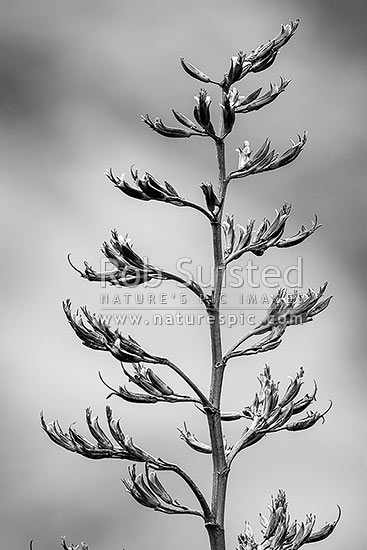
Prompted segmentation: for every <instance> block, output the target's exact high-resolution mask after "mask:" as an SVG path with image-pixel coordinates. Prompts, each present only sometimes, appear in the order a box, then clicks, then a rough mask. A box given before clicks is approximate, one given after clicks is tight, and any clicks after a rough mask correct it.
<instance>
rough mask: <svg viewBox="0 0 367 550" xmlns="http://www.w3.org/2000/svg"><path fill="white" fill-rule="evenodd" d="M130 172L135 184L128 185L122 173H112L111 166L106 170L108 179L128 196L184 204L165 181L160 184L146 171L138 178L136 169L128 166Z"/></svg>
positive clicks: (178, 204)
mask: <svg viewBox="0 0 367 550" xmlns="http://www.w3.org/2000/svg"><path fill="white" fill-rule="evenodd" d="M130 174H131V177H132V179H133V181H134V184H135V186H132V185H130V184H129V183H128V182H127V181H126V180H125V177H124V176H125V175H124V174H123V175H122V176H121V178H119V177H117V176H115V175H114V174H113V172H112V169H111V168H110V169H109V170H108V171H107V172H106V176H107V177H108V179H109V180H110V181H112V183H114V184H115V186H116V187H117V188H118V189H120V191H122V192H123V193H125V195H127V196H129V197H132V198H134V199H139V200H142V201H150V200H155V201H161V202H169V203H171V204H173V205H175V206H185V200H184V199H182V197H180V196H179V194H178V193H177V191H176V189H175V188H174V187H173V186H172V185H171V184H170V183H168V182H167V181H165V182H164V185H162V183H160V182H159V181H158V180H156V178H154V177H153V176H152V175H151V174H149V173H148V172H145V173H144V175H143V177H142V178H139V175H138V171H137V170H136V169H134V167H133V166H132V167H131V168H130Z"/></svg>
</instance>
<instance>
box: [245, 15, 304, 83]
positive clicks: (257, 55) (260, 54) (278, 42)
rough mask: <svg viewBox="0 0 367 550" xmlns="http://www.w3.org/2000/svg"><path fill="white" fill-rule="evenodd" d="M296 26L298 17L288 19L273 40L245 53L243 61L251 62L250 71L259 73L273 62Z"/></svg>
mask: <svg viewBox="0 0 367 550" xmlns="http://www.w3.org/2000/svg"><path fill="white" fill-rule="evenodd" d="M298 26H299V19H296V20H295V21H290V22H289V24H287V25H282V26H281V30H280V32H279V34H278V35H277V36H276V37H275V38H273V40H269V42H267V43H266V44H261V45H260V46H258V47H257V48H256V50H254V51H253V52H252V53H251V54H249V55H247V56H246V58H245V61H246V62H250V63H251V72H253V73H259V72H261V71H264V70H265V69H268V68H269V67H270V66H271V65H272V64H273V63H274V61H275V58H276V56H277V54H278V53H279V50H280V48H282V47H283V46H284V45H285V44H287V42H288V41H289V40H290V39H291V37H292V36H293V35H294V33H295V32H296V30H297V28H298Z"/></svg>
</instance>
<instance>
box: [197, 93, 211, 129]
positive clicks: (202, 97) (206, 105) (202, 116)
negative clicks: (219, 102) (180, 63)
mask: <svg viewBox="0 0 367 550" xmlns="http://www.w3.org/2000/svg"><path fill="white" fill-rule="evenodd" d="M195 99H196V101H197V103H198V104H197V105H195V107H194V117H195V120H196V122H197V123H198V124H199V125H200V126H201V127H202V128H203V130H205V131H206V132H207V133H208V134H209V135H210V136H215V132H214V128H213V125H212V123H211V121H210V104H211V102H212V100H211V98H210V96H209V95H208V93H207V91H206V90H204V88H202V89H201V90H200V92H199V95H198V96H195Z"/></svg>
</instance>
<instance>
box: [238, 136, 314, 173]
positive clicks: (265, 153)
mask: <svg viewBox="0 0 367 550" xmlns="http://www.w3.org/2000/svg"><path fill="white" fill-rule="evenodd" d="M306 142H307V132H304V134H303V136H300V135H298V141H296V142H294V141H293V140H291V144H292V147H290V148H289V149H287V150H286V151H285V152H284V153H282V154H280V153H277V152H276V151H275V149H271V150H270V145H271V142H270V140H269V138H267V139H266V140H265V141H264V143H263V144H262V146H261V147H260V148H259V149H258V150H257V151H256V153H253V151H252V150H251V149H250V144H249V142H248V141H245V142H244V145H243V147H239V148H238V149H236V151H238V155H239V157H238V169H237V170H234V171H233V172H231V173H230V174H229V175H228V179H229V180H231V179H238V178H245V177H246V176H250V175H252V174H261V173H262V172H268V171H269V170H275V169H277V168H281V167H282V166H286V165H287V164H289V163H291V162H293V161H294V160H295V159H296V158H297V157H298V155H299V154H300V152H301V151H302V149H303V148H304V146H305V145H306Z"/></svg>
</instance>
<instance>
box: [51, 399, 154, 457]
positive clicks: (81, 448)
mask: <svg viewBox="0 0 367 550" xmlns="http://www.w3.org/2000/svg"><path fill="white" fill-rule="evenodd" d="M106 416H107V422H108V427H109V430H110V434H111V436H112V439H113V440H114V441H115V442H116V443H117V444H118V447H116V445H114V443H113V442H112V440H111V438H110V437H109V436H108V435H107V434H106V433H105V432H104V431H103V430H102V428H101V426H100V424H99V422H98V417H97V416H92V411H91V409H89V408H88V409H87V410H86V421H87V426H88V429H89V432H90V434H91V436H92V437H93V438H94V439H95V442H91V441H89V440H88V439H86V438H85V437H84V436H83V435H81V434H80V433H78V432H77V431H76V430H75V428H74V427H73V426H70V428H69V430H68V431H67V432H64V431H63V430H62V428H61V426H60V424H59V422H58V421H57V420H54V421H52V422H49V423H46V422H45V419H44V416H43V412H41V425H42V428H43V429H44V430H45V432H46V433H47V435H48V437H49V438H50V439H51V441H53V442H54V443H56V444H57V445H59V446H60V447H63V448H64V449H66V450H68V451H71V452H74V453H77V454H80V455H82V456H85V457H86V458H92V459H96V460H97V459H102V458H119V459H122V460H133V461H135V462H152V463H156V464H158V463H159V460H157V459H155V458H154V457H153V456H151V455H150V454H148V453H147V452H145V451H144V450H143V449H140V447H137V446H136V445H135V444H134V442H133V440H132V438H131V437H130V436H126V435H125V434H124V433H123V431H122V429H121V426H120V419H118V420H116V419H114V418H113V417H112V411H111V409H110V407H106Z"/></svg>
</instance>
